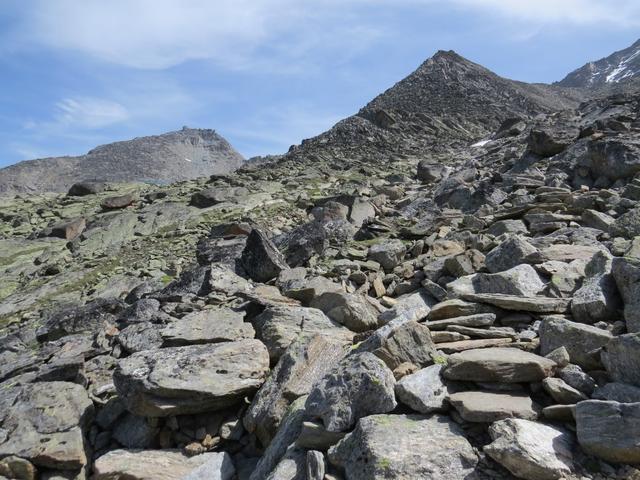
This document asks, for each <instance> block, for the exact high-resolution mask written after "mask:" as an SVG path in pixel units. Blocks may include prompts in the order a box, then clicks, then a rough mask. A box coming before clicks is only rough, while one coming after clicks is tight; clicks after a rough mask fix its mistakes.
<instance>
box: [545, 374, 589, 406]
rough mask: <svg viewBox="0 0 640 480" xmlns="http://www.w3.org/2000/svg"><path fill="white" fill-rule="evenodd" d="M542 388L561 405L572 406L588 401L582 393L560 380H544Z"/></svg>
mask: <svg viewBox="0 0 640 480" xmlns="http://www.w3.org/2000/svg"><path fill="white" fill-rule="evenodd" d="M542 387H543V388H544V390H545V391H546V392H547V393H548V394H549V395H551V398H553V399H554V400H555V401H556V403H559V404H562V405H573V404H575V403H578V402H582V401H583V400H588V399H589V397H587V396H586V395H585V394H584V393H582V392H581V391H579V390H577V389H575V388H573V387H572V386H571V385H569V384H568V383H567V382H565V381H564V380H562V379H561V378H545V379H544V380H543V381H542Z"/></svg>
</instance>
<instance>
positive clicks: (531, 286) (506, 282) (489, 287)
mask: <svg viewBox="0 0 640 480" xmlns="http://www.w3.org/2000/svg"><path fill="white" fill-rule="evenodd" d="M543 288H544V283H543V282H542V280H541V279H540V277H539V276H538V274H537V273H536V271H535V270H534V269H533V267H532V266H531V265H526V264H523V265H518V266H516V267H513V268H511V269H509V270H505V271H503V272H499V273H493V274H487V273H476V274H474V275H469V276H466V277H461V278H459V279H458V280H455V281H453V282H451V283H449V284H448V285H447V289H448V290H449V293H450V294H451V295H452V296H456V297H463V296H465V295H472V294H486V293H491V294H502V295H518V296H522V297H531V296H535V295H536V294H538V293H539V292H540V291H541V290H542V289H543Z"/></svg>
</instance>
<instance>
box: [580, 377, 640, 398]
mask: <svg viewBox="0 0 640 480" xmlns="http://www.w3.org/2000/svg"><path fill="white" fill-rule="evenodd" d="M591 397H592V398H593V399H597V400H611V401H613V402H620V403H640V387H634V386H633V385H627V384H626V383H619V382H612V383H607V384H605V385H602V386H601V387H598V388H596V389H595V390H594V391H593V394H592V395H591Z"/></svg>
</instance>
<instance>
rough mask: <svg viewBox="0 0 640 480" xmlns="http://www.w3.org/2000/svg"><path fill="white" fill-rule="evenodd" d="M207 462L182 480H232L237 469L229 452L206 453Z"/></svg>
mask: <svg viewBox="0 0 640 480" xmlns="http://www.w3.org/2000/svg"><path fill="white" fill-rule="evenodd" d="M204 456H206V457H207V458H206V460H205V462H204V463H202V464H201V465H199V466H197V467H196V468H194V469H193V470H191V471H190V472H189V473H188V474H187V475H186V476H185V477H183V479H182V480H231V479H233V478H234V476H235V473H236V469H235V467H234V466H233V461H232V460H231V456H230V455H229V454H228V453H227V452H216V453H213V452H210V453H205V454H204Z"/></svg>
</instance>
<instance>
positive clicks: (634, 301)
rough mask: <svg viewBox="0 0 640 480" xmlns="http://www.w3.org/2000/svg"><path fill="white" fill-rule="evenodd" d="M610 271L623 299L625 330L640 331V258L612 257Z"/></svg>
mask: <svg viewBox="0 0 640 480" xmlns="http://www.w3.org/2000/svg"><path fill="white" fill-rule="evenodd" d="M611 271H612V273H613V278H614V279H615V281H616V285H617V286H618V290H619V292H620V295H621V296H622V299H623V300H624V319H625V321H626V323H627V331H629V332H632V333H635V332H640V260H637V259H631V258H614V259H613V263H612V268H611Z"/></svg>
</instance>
